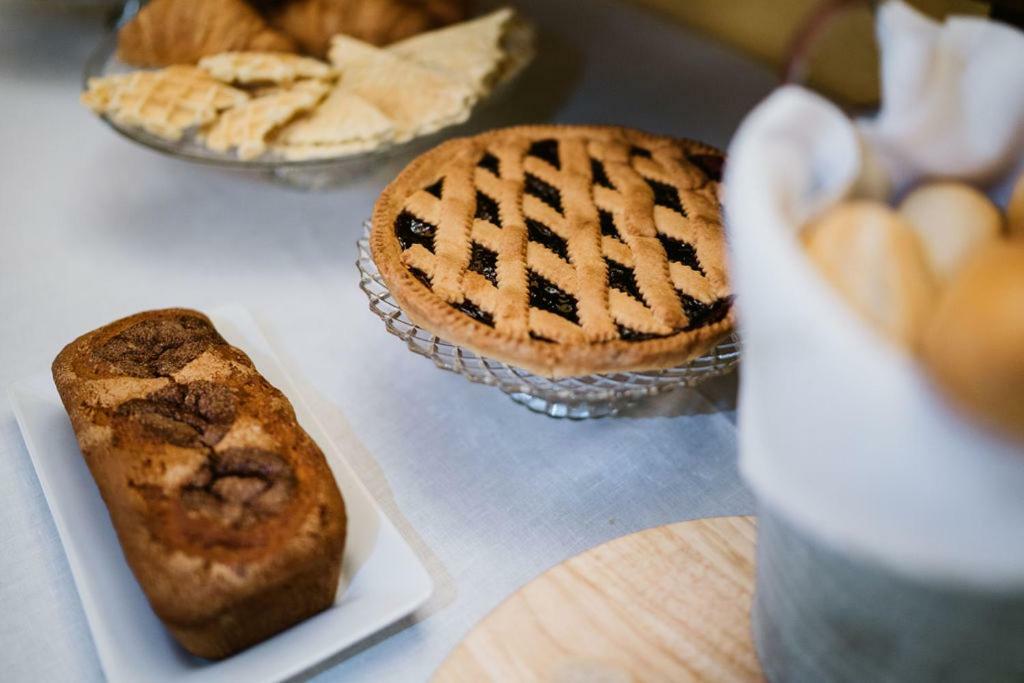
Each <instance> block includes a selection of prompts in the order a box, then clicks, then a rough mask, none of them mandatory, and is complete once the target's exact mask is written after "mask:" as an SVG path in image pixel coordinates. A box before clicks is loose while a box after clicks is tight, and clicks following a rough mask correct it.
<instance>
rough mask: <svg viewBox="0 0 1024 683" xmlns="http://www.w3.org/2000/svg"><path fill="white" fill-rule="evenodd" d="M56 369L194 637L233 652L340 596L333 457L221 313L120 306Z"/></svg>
mask: <svg viewBox="0 0 1024 683" xmlns="http://www.w3.org/2000/svg"><path fill="white" fill-rule="evenodd" d="M53 377H54V381H55V382H56V384H57V390H58V391H59V392H60V396H61V399H62V400H63V402H64V407H65V408H66V409H67V411H68V415H69V416H70V417H71V424H72V426H73V427H74V429H75V434H76V436H77V437H78V443H79V446H80V447H81V450H82V455H83V456H84V457H85V461H86V464H88V466H89V470H90V471H91V473H92V476H93V478H94V479H95V480H96V485H97V486H98V487H99V490H100V494H101V495H102V496H103V500H104V502H105V503H106V505H107V509H108V510H109V512H110V518H111V521H112V522H113V524H114V529H115V531H116V532H117V536H118V539H119V540H120V542H121V548H122V549H123V551H124V555H125V559H126V560H127V561H128V565H129V566H130V567H131V569H132V572H133V573H134V574H135V578H136V579H138V582H139V584H140V585H141V587H142V590H143V592H144V593H145V594H146V597H147V598H148V599H149V602H150V604H151V605H152V607H153V610H154V611H155V612H156V614H157V616H158V617H160V619H161V620H162V621H163V622H164V624H165V625H166V626H167V628H168V630H169V631H170V632H171V634H172V635H173V636H174V637H175V638H176V639H177V640H178V642H179V643H181V645H182V646H183V647H184V648H185V649H186V650H188V651H189V652H191V653H193V654H195V655H198V656H200V657H207V658H221V657H226V656H228V655H230V654H233V653H235V652H238V651H239V650H241V649H243V648H246V647H248V646H250V645H252V644H254V643H257V642H259V641H261V640H263V639H265V638H268V637H270V636H271V635H273V634H275V633H277V632H278V631H280V630H282V629H285V628H287V627H289V626H291V625H293V624H295V623H297V622H299V621H301V620H303V619H305V618H307V617H309V616H311V615H313V614H315V613H317V612H319V611H321V610H323V609H326V608H327V607H329V606H330V605H331V604H332V603H333V601H334V594H335V592H336V590H337V586H338V577H339V572H340V569H341V554H342V548H343V545H344V541H345V530H346V517H345V507H344V503H343V501H342V499H341V494H340V493H339V492H338V487H337V485H336V484H335V483H334V478H333V476H332V474H331V471H330V468H329V467H328V465H327V462H326V461H325V460H324V456H323V454H322V453H321V452H320V449H319V448H317V446H316V444H315V443H313V441H312V439H310V438H309V436H308V435H307V434H306V432H305V431H303V429H302V427H300V426H299V425H298V423H297V422H296V418H295V412H294V411H293V410H292V407H291V404H290V403H289V402H288V400H287V399H286V398H285V397H284V396H283V395H282V394H281V392H280V391H278V390H277V389H275V388H274V387H272V386H271V385H270V384H268V383H267V381H266V380H265V379H263V377H262V376H260V374H259V372H257V371H256V368H255V367H253V364H252V361H250V360H249V358H248V357H247V356H246V355H245V354H244V353H242V352H241V351H240V350H238V349H236V348H234V347H232V346H230V345H229V344H228V343H227V342H225V341H224V339H223V338H221V336H220V335H219V334H218V333H217V331H216V330H215V329H214V327H213V325H212V324H211V323H210V320H209V319H208V318H207V317H206V316H204V315H203V314H201V313H198V312H196V311H189V310H184V309H169V310H163V311H151V312H148V313H139V314H137V315H133V316H131V317H128V318H124V319H123V320H118V321H117V322H114V323H111V324H109V325H107V326H105V327H101V328H100V329H98V330H95V331H93V332H90V333H88V334H86V335H85V336H82V337H79V338H78V339H76V340H75V341H73V342H72V343H71V344H69V345H68V346H67V347H65V348H64V350H63V351H61V352H60V355H58V356H57V359H56V360H55V361H54V363H53Z"/></svg>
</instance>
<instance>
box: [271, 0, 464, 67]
mask: <svg viewBox="0 0 1024 683" xmlns="http://www.w3.org/2000/svg"><path fill="white" fill-rule="evenodd" d="M469 4H470V3H469V1H468V0H288V1H287V2H285V3H284V4H283V5H281V6H279V7H278V8H277V9H276V10H273V11H271V12H270V13H269V15H268V16H269V21H270V23H271V24H272V25H273V26H274V27H276V28H279V29H280V30H282V31H283V32H285V33H286V34H288V35H289V36H291V37H292V38H294V39H295V41H296V42H297V43H298V44H299V47H301V48H302V50H303V51H304V52H308V53H309V54H312V55H314V56H316V57H320V58H321V59H323V58H325V57H326V56H327V49H328V47H329V43H330V40H331V36H334V35H335V34H338V33H344V34H346V35H349V36H352V37H353V38H356V39H358V40H362V41H365V42H367V43H372V44H374V45H387V44H389V43H393V42H395V41H398V40H402V39H403V38H408V37H409V36H413V35H416V34H417V33H423V32H424V31H429V30H431V29H435V28H440V27H442V26H447V25H448V24H453V23H455V22H458V21H462V20H464V19H465V18H466V15H467V14H468V12H469Z"/></svg>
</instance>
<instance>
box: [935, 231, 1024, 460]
mask: <svg viewBox="0 0 1024 683" xmlns="http://www.w3.org/2000/svg"><path fill="white" fill-rule="evenodd" d="M923 355H924V360H925V363H926V364H927V366H928V368H929V369H930V371H931V374H932V375H933V376H934V377H935V379H936V380H937V381H938V383H939V384H940V385H941V386H942V387H943V388H944V389H946V391H947V393H948V394H949V396H950V397H951V398H952V400H953V401H954V402H955V403H956V404H957V405H959V406H961V407H963V408H964V409H966V410H967V411H969V412H970V413H971V414H972V415H974V416H975V417H977V418H979V419H980V420H982V421H983V422H984V423H986V424H988V425H990V426H992V427H994V428H996V429H997V430H1000V431H1001V432H1003V433H1004V434H1008V435H1010V436H1011V437H1015V438H1016V439H1018V440H1020V441H1021V442H1022V443H1024V241H1021V240H996V241H994V242H993V243H991V244H989V245H988V246H986V247H984V248H982V249H981V250H979V251H978V252H977V253H976V254H975V255H974V256H973V257H972V258H971V259H970V260H969V261H968V262H967V264H966V265H965V266H964V268H963V269H962V270H961V271H960V272H959V273H958V274H957V276H956V277H955V278H954V279H953V280H952V282H950V284H949V287H948V288H947V289H946V291H945V292H944V294H943V296H942V298H941V300H940V303H939V306H938V308H937V310H936V312H935V316H934V318H933V319H932V320H931V322H930V323H929V325H928V328H927V333H926V335H925V337H924V344H923Z"/></svg>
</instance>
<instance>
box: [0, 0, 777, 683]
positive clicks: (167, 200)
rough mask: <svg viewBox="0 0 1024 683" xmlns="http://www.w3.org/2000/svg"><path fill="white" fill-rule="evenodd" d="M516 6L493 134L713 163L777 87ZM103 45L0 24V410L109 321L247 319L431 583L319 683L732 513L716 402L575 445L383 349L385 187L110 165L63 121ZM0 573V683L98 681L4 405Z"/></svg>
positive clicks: (630, 30)
mask: <svg viewBox="0 0 1024 683" xmlns="http://www.w3.org/2000/svg"><path fill="white" fill-rule="evenodd" d="M521 4H522V5H523V8H524V10H525V11H526V13H527V14H528V15H529V16H531V17H532V18H533V19H534V20H535V21H536V22H537V23H538V24H539V25H540V27H541V28H542V30H543V40H542V50H543V53H542V54H543V56H542V57H541V59H540V61H539V63H538V65H537V66H536V67H535V68H533V69H532V70H531V71H530V72H528V74H527V76H526V78H525V80H524V81H523V83H522V84H521V87H520V88H519V89H518V90H517V92H516V94H515V98H514V99H513V100H509V101H507V102H506V104H505V105H503V106H501V107H499V108H498V110H496V111H492V112H491V113H490V114H489V115H488V120H487V121H485V122H483V123H485V124H487V125H499V124H504V123H515V122H533V121H543V120H555V121H562V122H580V123H583V122H587V123H622V124H628V125H633V126H636V127H640V128H646V129H649V130H652V131H658V132H666V133H672V134H678V135H684V136H691V137H696V138H700V139H703V140H706V141H708V142H710V143H713V144H717V145H718V146H720V147H723V148H724V147H725V145H726V143H727V142H728V139H729V136H730V135H731V133H732V131H733V130H734V129H735V127H736V126H737V124H738V123H739V121H740V119H741V118H742V116H743V114H744V113H745V112H746V111H747V110H748V109H749V108H750V107H751V106H753V104H754V103H755V102H756V101H758V100H759V99H760V98H762V97H763V96H764V95H765V94H766V93H767V92H768V91H769V89H770V88H771V85H772V78H771V75H770V74H769V73H768V72H767V71H766V70H764V69H762V68H760V67H758V66H755V65H754V64H752V63H751V62H749V61H748V60H746V59H744V58H742V57H739V56H737V55H735V54H733V53H731V52H729V51H727V50H725V49H723V48H720V47H718V46H716V45H715V44H713V43H711V42H709V41H706V40H704V39H701V38H698V37H695V36H694V35H692V34H691V33H688V32H686V31H684V30H681V29H678V28H675V27H673V26H670V25H667V24H661V23H660V22H658V21H657V20H656V19H655V18H654V17H652V16H650V15H647V14H645V13H643V12H641V11H639V10H636V9H632V8H629V7H625V6H620V5H618V4H616V3H613V2H611V1H610V0H590V1H588V2H586V3H580V2H573V1H571V0H560V1H555V0H532V1H527V2H522V3H521ZM101 19H102V18H101V16H100V15H99V14H98V13H95V12H93V13H89V12H82V11H77V12H75V11H71V12H60V11H57V10H54V9H46V8H45V6H43V8H42V9H40V8H38V7H35V8H34V7H33V3H23V4H17V3H16V4H9V5H6V6H3V7H2V8H0V386H2V385H6V384H7V383H9V382H11V381H13V380H16V379H19V378H21V377H23V376H26V375H30V374H33V373H36V372H39V371H40V370H42V369H45V368H48V367H49V364H50V362H51V360H52V359H53V357H54V355H55V354H56V353H57V351H58V350H59V349H60V348H61V346H62V345H63V344H65V343H66V342H68V341H70V340H71V339H72V338H74V337H75V336H77V335H78V334H80V333H82V332H84V331H86V330H90V329H92V328H94V327H96V326H98V325H100V324H103V323H106V322H109V321H110V320H113V319H114V318H117V317H119V316H122V315H125V314H128V313H132V312H135V311H138V310H142V309H147V308H154V307H161V306H192V307H196V308H200V309H203V308H213V307H216V306H218V305H221V304H225V303H239V304H242V305H244V306H246V307H248V308H249V309H250V310H251V311H252V312H253V313H254V315H255V316H256V317H257V319H258V320H259V321H260V322H261V323H262V325H263V327H264V328H265V329H266V330H267V332H268V334H269V335H270V336H271V338H272V340H273V341H274V342H276V343H277V344H278V347H279V348H280V349H281V350H282V351H283V352H284V354H285V355H286V359H287V360H288V361H290V363H291V365H292V367H293V368H294V369H295V370H296V371H297V372H298V373H299V374H300V375H301V376H302V377H304V378H305V380H306V382H307V383H308V384H309V385H310V386H311V389H312V390H313V391H314V392H315V394H316V395H317V400H319V401H322V402H323V404H324V405H325V406H328V407H329V409H330V410H332V411H333V414H334V415H335V416H336V418H335V420H333V422H332V424H331V426H330V428H331V430H332V431H334V432H336V433H337V434H338V435H339V437H340V438H342V439H344V443H348V444H349V447H350V449H351V453H352V459H353V460H354V462H355V464H356V466H357V469H358V470H359V471H360V473H361V475H362V476H363V477H364V478H365V479H366V480H367V482H368V483H369V485H370V487H371V489H372V490H373V491H374V492H375V493H376V494H377V495H378V496H379V497H380V498H381V499H382V500H383V501H384V503H385V505H386V507H388V509H389V510H390V511H391V512H392V514H393V516H395V517H396V521H397V522H398V523H399V525H400V526H401V527H402V528H403V529H405V530H406V532H407V534H408V535H409V537H410V539H411V540H412V541H413V543H414V544H415V545H416V547H418V548H420V550H421V552H422V554H423V555H424V557H425V558H426V559H427V561H428V563H429V566H430V567H431V570H432V572H433V573H434V575H435V577H436V579H437V581H438V594H437V596H436V598H435V600H434V602H433V603H432V605H430V606H429V607H428V609H426V610H425V611H424V613H423V614H420V615H417V617H416V619H415V620H413V621H416V623H415V624H414V625H411V626H409V627H407V628H404V629H394V630H393V631H392V633H393V635H391V636H390V637H389V638H387V639H378V640H377V641H376V642H374V643H370V644H366V645H364V646H362V647H361V648H359V651H358V652H357V653H351V652H350V653H345V654H344V655H342V656H339V657H337V658H335V659H334V660H332V661H331V662H328V663H326V664H325V665H324V666H322V667H320V668H319V669H317V670H316V671H315V672H314V673H316V674H317V675H318V680H331V681H334V680H337V681H387V680H394V681H415V680H424V679H426V678H427V677H428V676H429V674H430V673H431V672H432V671H433V670H434V669H435V668H436V667H437V666H438V665H439V664H440V662H441V661H443V659H444V658H445V656H446V655H447V654H448V652H449V651H450V650H451V649H452V647H453V646H454V645H455V644H456V643H457V642H458V641H459V640H460V639H461V638H462V637H463V636H464V635H465V634H466V633H467V631H468V630H469V629H470V628H471V627H472V625H473V624H474V623H476V622H477V621H478V620H479V619H480V618H481V617H483V616H484V615H485V614H486V613H487V612H489V611H490V610H491V609H492V608H494V607H495V606H496V605H497V604H498V603H499V602H500V601H501V600H502V599H503V598H504V597H506V596H507V595H509V594H510V593H511V592H513V591H514V590H515V589H517V588H518V587H520V586H522V585H523V584H524V583H525V582H527V581H528V580H529V579H531V578H533V577H534V576H536V575H537V574H539V573H540V572H542V571H543V570H545V569H547V568H548V567H550V566H552V565H554V564H556V563H558V562H560V561H562V560H563V559H566V558H567V557H569V556H572V555H574V554H576V553H578V552H580V551H582V550H584V549H586V548H589V547H592V546H594V545H597V544H599V543H601V542H603V541H606V540H608V539H610V538H613V537H616V536H620V535H622V534H626V533H629V532H632V531H635V530H638V529H642V528H645V527H650V526H653V525H659V524H664V523H667V522H673V521H679V520H682V519H689V518H695V517H704V516H713V515H723V514H740V513H749V512H750V511H751V509H752V501H751V498H750V496H749V494H748V493H747V492H746V490H745V489H744V488H743V487H742V485H741V483H740V481H739V478H738V475H737V473H736V468H735V452H736V445H735V434H734V426H733V423H734V413H733V409H732V402H733V396H734V394H735V379H728V380H724V381H720V382H717V383H715V384H714V385H713V386H711V387H709V388H707V389H705V390H704V392H703V395H698V394H696V393H694V392H681V393H678V394H675V395H671V396H669V397H667V398H666V399H664V400H659V401H658V402H656V403H655V404H653V405H650V406H647V407H646V408H645V409H643V410H642V411H635V412H633V413H631V414H627V415H624V416H621V417H618V418H614V419H607V420H600V421H594V422H589V423H570V422H565V421H556V420H552V419H548V418H545V417H541V416H538V415H534V414H532V413H529V412H528V411H527V410H525V409H524V408H522V407H520V406H517V405H515V404H513V403H512V402H511V401H510V400H509V399H507V398H506V397H505V396H503V395H502V394H501V393H500V392H498V391H497V390H495V389H492V388H488V387H481V386H476V385H471V384H469V383H468V382H466V381H465V380H464V379H462V378H460V377H457V376H454V375H449V374H447V373H443V372H441V371H439V370H437V369H435V368H434V367H433V365H432V364H431V363H430V362H429V361H427V360H425V359H423V358H420V357H418V356H414V355H412V354H410V353H409V352H408V351H407V350H406V349H405V347H404V345H403V344H402V343H401V342H399V341H398V340H396V339H395V338H393V337H390V336H388V335H387V334H386V333H385V332H384V330H383V326H382V325H381V323H380V322H379V321H378V320H377V319H376V318H375V317H374V316H373V315H372V314H371V313H370V312H369V311H368V310H367V307H366V301H365V298H364V297H363V294H362V293H361V292H360V291H359V289H358V287H357V280H358V278H357V274H356V271H355V268H354V266H353V262H354V260H355V246H354V244H355V240H356V237H357V234H358V232H359V229H360V228H359V226H360V223H361V221H362V219H363V218H364V217H365V216H367V215H368V213H369V211H370V208H371V206H372V204H373V201H374V198H375V196H376V194H377V193H378V192H379V190H380V189H381V188H382V187H383V185H384V184H385V183H386V181H387V179H388V174H390V173H393V171H388V170H386V169H382V171H381V173H379V174H378V177H374V178H366V179H364V180H362V181H360V182H357V183H355V184H353V185H350V186H348V187H346V188H344V189H340V190H335V191H330V192H322V193H302V192H298V191H295V190H291V189H288V188H285V187H281V186H278V185H274V184H271V183H269V182H267V181H264V180H260V179H254V178H252V177H248V176H244V175H240V174H235V173H229V172H224V171H219V170H215V169H208V168H202V167H197V166H192V165H189V164H186V163H183V162H180V161H176V160H172V159H167V158H164V157H161V156H160V155H158V154H155V153H153V152H151V151H148V150H146V149H142V148H139V147H137V146H135V145H133V144H130V143H128V142H126V141H125V140H123V139H120V138H119V137H118V136H117V135H116V134H114V133H113V132H112V131H111V130H109V129H108V128H106V127H105V126H104V125H103V124H102V123H100V122H99V121H97V120H96V119H95V118H94V117H93V116H92V115H91V114H90V113H89V112H87V111H86V110H85V109H84V108H82V107H81V106H79V104H78V102H77V98H78V90H79V83H80V72H81V65H82V63H83V60H84V59H85V58H86V56H87V54H88V53H89V51H90V50H91V48H92V47H93V45H94V44H95V42H96V41H97V39H98V37H99V35H100V32H101V27H102V20H101ZM0 547H2V552H0V615H2V616H0V671H2V672H3V673H2V674H0V678H3V679H4V680H10V681H33V682H35V681H66V680H76V681H81V680H97V679H101V678H102V672H101V670H100V668H99V662H98V660H97V658H96V653H95V650H94V649H93V646H92V642H91V639H90V636H89V631H88V628H87V626H86V623H85V619H84V615H83V613H82V608H81V605H80V603H79V601H78V597H77V594H76V592H75V587H74V583H73V582H72V579H71V576H70V574H69V571H68V567H67V563H66V560H65V558H64V554H63V551H62V549H61V546H60V543H59V542H58V540H57V537H56V531H55V529H54V526H53V522H52V520H51V519H50V515H49V511H48V509H47V506H46V503H45V501H44V499H43V496H42V492H41V491H40V488H39V485H38V482H37V481H36V478H35V474H34V472H33V470H32V465H31V463H30V461H29V458H28V454H27V453H26V451H25V447H24V444H23V443H22V441H21V437H20V435H19V433H18V430H17V427H16V425H15V422H14V418H13V416H12V414H11V409H10V406H9V404H8V402H7V399H6V397H4V396H3V395H2V394H0ZM405 625H406V626H408V624H405ZM140 676H142V677H143V678H144V673H142V672H140Z"/></svg>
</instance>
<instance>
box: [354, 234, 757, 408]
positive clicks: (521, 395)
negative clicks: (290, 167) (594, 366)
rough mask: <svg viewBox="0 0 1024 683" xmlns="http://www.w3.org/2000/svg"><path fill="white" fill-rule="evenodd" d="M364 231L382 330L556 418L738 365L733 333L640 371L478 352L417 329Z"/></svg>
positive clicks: (366, 289) (367, 282) (363, 278)
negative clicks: (661, 366) (525, 365)
mask: <svg viewBox="0 0 1024 683" xmlns="http://www.w3.org/2000/svg"><path fill="white" fill-rule="evenodd" d="M369 230H370V223H369V222H366V223H364V225H363V237H362V238H361V239H360V240H359V241H358V243H357V247H358V257H357V260H356V266H357V267H358V268H359V287H360V289H362V290H363V293H364V294H366V296H367V298H368V299H369V306H370V310H371V311H373V313H374V314H376V315H377V317H379V318H380V319H381V320H382V321H383V322H384V325H385V327H386V328H387V331H388V332H389V333H391V334H393V335H394V336H396V337H398V338H399V339H401V340H402V341H404V342H405V343H406V345H407V346H408V347H409V350H410V351H412V352H413V353H416V354H418V355H421V356H425V357H427V358H429V359H431V360H432V361H433V362H434V364H435V365H436V366H437V367H439V368H441V369H442V370H448V371H450V372H454V373H457V374H460V375H462V376H463V377H465V378H466V379H468V380H470V381H471V382H475V383H477V384H485V385H489V386H495V387H498V388H499V389H501V390H502V391H503V392H505V393H506V394H510V395H511V396H512V398H513V399H514V400H516V401H517V402H519V403H522V404H524V405H526V406H527V407H529V408H530V409H531V410H534V411H537V412H543V413H546V414H548V415H552V416H556V417H600V416H604V415H611V414H613V413H615V412H616V411H618V410H619V409H621V408H623V407H626V406H628V405H631V404H633V403H636V402H637V401H639V400H641V399H644V398H648V397H651V396H656V395H658V394H662V393H665V392H667V391H671V390H673V389H677V388H681V387H692V386H696V385H697V384H699V383H701V382H703V381H706V380H708V379H711V378H714V377H719V376H722V375H725V374H728V373H729V372H732V371H733V370H734V369H735V368H736V366H737V365H738V364H739V361H740V355H741V351H742V348H741V344H740V339H739V337H738V336H737V335H736V334H732V335H730V336H729V337H728V338H727V339H726V340H725V341H723V342H721V343H720V344H719V345H718V346H716V347H715V348H714V349H712V350H711V351H709V352H708V353H706V354H704V355H702V356H700V357H698V358H695V359H694V360H692V361H690V362H689V363H687V364H686V365H682V366H679V367H675V368H668V369H665V370H651V371H646V372H618V373H609V374H599V375H585V376H580V377H564V378H557V379H552V378H547V377H541V376H538V375H534V374H532V373H530V372H527V371H526V370H523V369H521V368H517V367H515V366H513V365H508V364H507V363H503V362H501V361H496V360H493V359H490V358H486V357H483V356H479V355H477V354H476V353H474V352H472V351H469V350H468V349H464V348H462V347H460V346H456V345H454V344H452V343H450V342H447V341H445V340H443V339H441V338H440V337H438V336H436V335H434V334H431V333H430V332H427V331H426V330H423V329H422V328H420V327H419V326H417V325H416V324H415V323H413V322H412V321H411V320H409V319H408V318H407V317H406V316H405V314H404V313H403V312H402V309H401V308H399V306H398V304H397V303H396V302H395V300H394V298H393V297H392V295H391V292H390V291H389V290H388V288H387V285H386V284H385V283H384V281H383V279H382V278H381V276H380V272H379V271H378V270H377V266H376V265H375V264H374V262H373V258H372V256H371V254H370V244H369Z"/></svg>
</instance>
